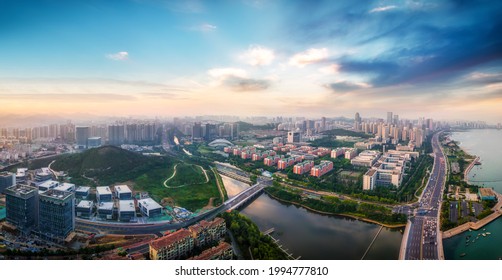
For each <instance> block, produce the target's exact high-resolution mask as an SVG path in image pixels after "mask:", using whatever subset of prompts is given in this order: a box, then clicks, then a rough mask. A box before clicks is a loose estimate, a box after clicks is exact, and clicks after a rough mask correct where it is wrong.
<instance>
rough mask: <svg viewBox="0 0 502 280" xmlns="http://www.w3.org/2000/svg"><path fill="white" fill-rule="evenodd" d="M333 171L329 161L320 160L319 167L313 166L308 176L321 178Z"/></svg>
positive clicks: (331, 163)
mask: <svg viewBox="0 0 502 280" xmlns="http://www.w3.org/2000/svg"><path fill="white" fill-rule="evenodd" d="M331 170H333V162H331V161H329V160H322V161H321V163H320V164H319V165H314V167H312V169H311V170H310V175H311V176H315V177H321V176H323V175H324V174H326V173H328V172H330V171H331Z"/></svg>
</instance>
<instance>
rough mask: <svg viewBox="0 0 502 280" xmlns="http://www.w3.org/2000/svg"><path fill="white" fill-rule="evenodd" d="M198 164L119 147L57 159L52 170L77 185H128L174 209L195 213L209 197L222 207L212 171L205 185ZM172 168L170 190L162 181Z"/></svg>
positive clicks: (107, 147) (206, 203)
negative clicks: (165, 201) (67, 174)
mask: <svg viewBox="0 0 502 280" xmlns="http://www.w3.org/2000/svg"><path fill="white" fill-rule="evenodd" d="M199 164H200V165H204V163H202V162H200V161H198V162H195V161H193V160H191V159H190V158H184V157H182V156H180V157H170V156H162V157H147V156H143V155H141V154H138V153H134V152H130V151H126V150H123V149H121V148H118V147H113V146H103V147H100V148H96V149H89V150H87V151H85V152H82V153H78V154H72V155H63V156H59V157H57V159H56V162H55V163H54V164H53V166H52V168H53V169H55V170H58V171H66V172H68V173H69V176H70V177H72V179H71V182H72V183H75V184H77V185H91V186H96V185H105V186H106V185H110V186H111V185H115V184H120V183H124V184H128V185H131V186H132V187H133V189H134V191H136V192H138V191H144V192H148V193H149V194H150V196H152V198H153V199H155V200H156V201H158V202H160V201H161V200H162V199H167V200H168V201H169V202H171V203H172V204H174V205H176V206H181V207H184V208H186V209H188V210H190V211H196V210H197V209H200V208H202V207H204V206H206V205H208V202H209V200H210V198H214V201H213V205H214V206H217V205H219V204H221V199H220V194H219V191H218V187H217V185H216V179H215V177H214V174H213V172H211V170H209V172H208V177H209V182H208V183H206V176H205V175H204V173H203V171H202V169H201V168H200V167H199V166H198V165H199ZM175 165H177V168H176V175H175V176H174V177H173V178H171V179H170V180H169V181H168V182H167V185H168V186H173V187H176V188H172V189H169V188H166V187H165V186H164V182H165V181H166V179H168V178H170V177H171V176H172V175H173V173H174V166H175ZM86 177H87V178H90V179H87V178H86Z"/></svg>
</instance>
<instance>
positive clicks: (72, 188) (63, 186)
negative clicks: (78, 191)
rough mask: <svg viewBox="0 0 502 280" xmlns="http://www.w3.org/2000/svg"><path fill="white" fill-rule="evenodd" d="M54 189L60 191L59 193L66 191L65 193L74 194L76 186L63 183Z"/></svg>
mask: <svg viewBox="0 0 502 280" xmlns="http://www.w3.org/2000/svg"><path fill="white" fill-rule="evenodd" d="M54 189H55V190H58V191H64V192H74V191H75V184H70V183H62V184H59V186H57V187H55V188H54Z"/></svg>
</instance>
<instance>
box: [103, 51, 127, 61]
mask: <svg viewBox="0 0 502 280" xmlns="http://www.w3.org/2000/svg"><path fill="white" fill-rule="evenodd" d="M106 58H108V59H111V60H128V59H129V53H128V52H118V53H112V54H107V55H106Z"/></svg>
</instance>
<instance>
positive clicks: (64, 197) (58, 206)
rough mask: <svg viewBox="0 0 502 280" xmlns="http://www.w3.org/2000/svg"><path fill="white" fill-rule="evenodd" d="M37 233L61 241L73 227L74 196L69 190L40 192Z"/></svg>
mask: <svg viewBox="0 0 502 280" xmlns="http://www.w3.org/2000/svg"><path fill="white" fill-rule="evenodd" d="M38 209H39V210H38V213H39V215H38V220H39V226H38V230H39V233H40V234H41V235H42V236H44V237H46V238H48V239H50V240H52V241H61V240H64V239H65V238H66V237H68V235H69V234H70V233H71V232H72V231H73V230H74V229H75V197H74V195H73V193H71V192H65V191H58V190H48V191H46V192H44V193H41V194H40V200H39V205H38Z"/></svg>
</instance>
